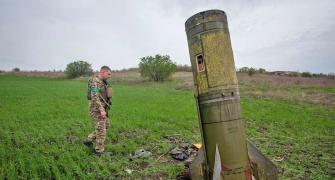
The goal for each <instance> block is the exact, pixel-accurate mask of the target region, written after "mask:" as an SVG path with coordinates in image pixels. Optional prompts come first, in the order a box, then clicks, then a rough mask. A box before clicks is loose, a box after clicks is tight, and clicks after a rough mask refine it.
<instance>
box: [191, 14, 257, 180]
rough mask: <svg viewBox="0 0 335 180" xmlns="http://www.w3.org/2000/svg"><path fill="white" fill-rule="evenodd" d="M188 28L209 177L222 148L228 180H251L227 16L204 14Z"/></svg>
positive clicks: (221, 153) (223, 171) (225, 176)
mask: <svg viewBox="0 0 335 180" xmlns="http://www.w3.org/2000/svg"><path fill="white" fill-rule="evenodd" d="M185 27H186V33H187V40H188V47H189V54H190V60H191V65H192V70H193V78H194V85H195V88H196V92H195V96H196V99H197V103H198V107H199V117H200V121H201V123H200V125H201V127H200V128H201V131H202V138H203V143H204V149H205V154H206V161H207V166H208V168H207V171H208V174H209V177H210V178H212V177H213V171H214V164H215V154H216V147H218V151H219V152H218V153H219V157H220V159H221V162H220V164H221V172H220V174H221V176H222V177H224V179H251V172H252V171H251V166H250V162H249V157H248V151H247V144H246V137H245V132H244V123H243V120H242V115H241V110H240V95H239V89H238V83H237V77H236V71H235V64H234V58H233V51H232V47H231V42H230V35H229V31H228V24H227V17H226V14H225V12H223V11H220V10H209V11H205V12H201V13H198V14H195V15H193V16H192V17H190V18H189V19H188V20H187V21H186V23H185Z"/></svg>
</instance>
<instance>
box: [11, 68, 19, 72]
mask: <svg viewBox="0 0 335 180" xmlns="http://www.w3.org/2000/svg"><path fill="white" fill-rule="evenodd" d="M12 71H13V72H20V68H17V67H16V68H14V69H13V70H12Z"/></svg>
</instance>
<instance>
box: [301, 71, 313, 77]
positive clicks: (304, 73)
mask: <svg viewBox="0 0 335 180" xmlns="http://www.w3.org/2000/svg"><path fill="white" fill-rule="evenodd" d="M301 76H302V77H312V74H311V73H310V72H303V73H301Z"/></svg>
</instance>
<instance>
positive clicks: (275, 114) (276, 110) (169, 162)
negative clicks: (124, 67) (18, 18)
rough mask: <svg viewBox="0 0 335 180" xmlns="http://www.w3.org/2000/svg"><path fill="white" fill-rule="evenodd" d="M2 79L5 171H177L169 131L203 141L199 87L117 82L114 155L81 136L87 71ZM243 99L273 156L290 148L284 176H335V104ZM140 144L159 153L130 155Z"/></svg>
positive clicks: (0, 162) (253, 133) (253, 129)
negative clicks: (95, 149) (75, 76)
mask: <svg viewBox="0 0 335 180" xmlns="http://www.w3.org/2000/svg"><path fill="white" fill-rule="evenodd" d="M0 86H1V88H0V178H1V179H3V178H5V177H7V178H8V179H18V178H23V179H32V178H34V179H35V178H39V179H51V178H56V179H73V178H80V179H97V178H112V179H113V178H114V179H138V178H149V179H153V178H158V177H163V178H164V179H174V178H175V177H176V176H177V175H178V174H180V173H181V172H182V171H183V164H182V163H181V162H176V161H174V160H173V159H172V158H171V157H169V155H168V154H165V153H167V152H168V151H169V149H170V148H172V147H174V146H175V144H174V143H171V142H170V141H169V140H168V139H167V138H166V137H168V136H173V137H175V138H176V139H177V140H179V141H187V142H192V143H197V142H200V133H199V129H198V119H197V112H196V106H195V101H194V97H193V93H192V92H191V91H180V90H175V86H176V84H175V82H167V83H160V84H152V83H141V84H137V85H126V84H120V83H115V84H113V90H114V97H113V105H112V110H111V111H110V114H111V118H110V121H111V127H110V129H109V130H108V137H107V141H106V151H108V152H110V156H103V157H100V158H98V157H96V156H93V155H92V150H90V149H89V148H87V147H85V146H83V145H82V144H81V141H82V140H83V139H84V138H85V137H86V136H87V135H88V134H89V133H90V132H91V131H93V123H92V120H91V119H90V117H89V114H88V107H87V100H86V80H85V79H82V80H62V79H48V78H38V77H18V76H8V75H6V76H0ZM241 106H242V110H243V115H244V117H245V119H246V126H247V135H248V138H249V139H250V140H251V141H252V142H254V143H255V144H256V145H257V147H259V148H260V150H261V151H262V152H263V153H264V154H266V155H267V156H268V157H269V158H270V159H274V158H276V157H283V156H285V159H284V160H283V161H281V162H276V164H277V165H278V166H279V167H281V168H282V169H283V173H282V174H280V177H281V179H298V178H304V177H307V178H309V179H330V178H331V176H330V174H329V171H330V167H329V166H330V164H329V162H331V161H333V162H334V144H335V143H334V137H335V134H334V129H335V123H334V120H335V119H334V117H335V113H334V109H331V108H329V107H326V106H317V105H310V104H303V103H299V104H297V103H294V102H289V101H280V100H264V99H254V98H242V100H241ZM139 148H144V149H146V150H149V151H151V152H152V153H153V155H152V156H151V157H149V158H147V159H135V160H133V161H130V160H129V154H130V153H132V152H134V151H135V150H137V149H139ZM164 154H165V155H164ZM161 155H163V156H161ZM159 157H160V158H159ZM158 158H159V159H158ZM126 169H131V170H133V172H132V173H131V174H128V173H127V172H126Z"/></svg>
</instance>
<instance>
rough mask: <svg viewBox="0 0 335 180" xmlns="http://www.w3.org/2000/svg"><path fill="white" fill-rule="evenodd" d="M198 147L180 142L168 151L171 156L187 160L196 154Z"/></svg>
mask: <svg viewBox="0 0 335 180" xmlns="http://www.w3.org/2000/svg"><path fill="white" fill-rule="evenodd" d="M197 151H198V147H197V146H195V145H193V144H191V143H181V144H180V145H178V146H176V147H175V148H173V149H172V150H171V151H170V155H171V156H172V158H174V159H177V160H179V161H185V160H188V161H190V160H189V158H190V157H192V156H193V155H195V154H196V152H197Z"/></svg>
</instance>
